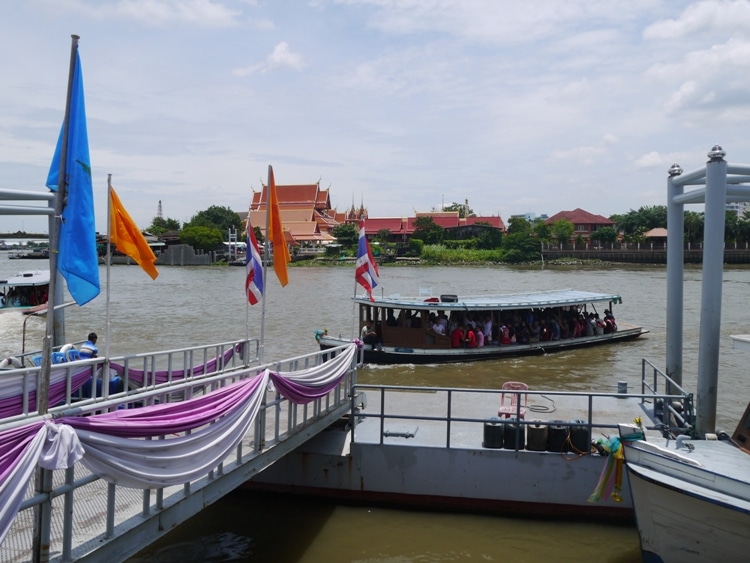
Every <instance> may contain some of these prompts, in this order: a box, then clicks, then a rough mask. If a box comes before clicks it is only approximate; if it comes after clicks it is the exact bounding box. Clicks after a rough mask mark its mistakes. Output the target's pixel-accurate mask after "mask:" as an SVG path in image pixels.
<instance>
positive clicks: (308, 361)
mask: <svg viewBox="0 0 750 563" xmlns="http://www.w3.org/2000/svg"><path fill="white" fill-rule="evenodd" d="M328 357H329V355H328V354H325V353H321V352H317V353H314V354H307V355H303V356H298V357H295V358H292V359H290V360H285V361H283V362H275V363H272V364H265V365H259V366H254V367H244V368H238V369H232V370H225V371H223V372H221V373H218V374H209V375H204V376H201V377H200V378H192V379H186V380H181V381H169V382H165V383H162V384H157V385H153V386H151V387H150V388H141V389H138V390H131V391H130V392H128V393H127V394H125V393H122V394H118V395H112V396H110V397H108V398H105V397H99V398H97V399H96V400H94V401H89V402H88V403H83V402H79V403H76V404H74V405H67V406H64V407H57V409H56V412H55V418H56V417H58V416H87V415H91V414H95V413H102V412H109V411H113V410H117V409H122V408H132V407H134V406H140V405H143V404H156V403H162V402H175V401H182V400H188V399H190V398H191V397H196V396H198V395H201V394H204V393H208V392H209V391H211V390H214V389H218V388H221V387H224V386H226V385H229V384H231V383H234V382H237V381H240V380H244V379H247V378H250V377H254V376H256V375H258V374H260V373H262V372H263V371H264V370H265V369H266V368H268V369H270V370H271V371H281V368H289V367H295V369H304V367H312V366H316V365H320V364H322V363H323V362H325V361H326V360H327V359H328ZM284 371H291V370H287V369H284ZM355 380H356V365H355V364H354V363H353V364H352V366H351V367H350V368H349V369H348V371H347V373H346V376H345V377H344V378H343V379H342V381H341V382H340V383H339V384H338V385H337V386H336V387H335V388H333V389H332V390H331V391H330V392H328V394H327V395H325V396H323V397H321V398H319V399H316V400H314V401H312V402H310V403H308V404H306V405H304V406H301V407H300V406H298V405H296V404H294V403H291V402H290V401H288V400H287V399H285V398H283V397H282V396H280V395H279V393H278V392H275V390H274V389H272V387H271V386H270V385H269V388H268V389H266V390H265V396H264V398H263V402H262V405H261V408H260V411H259V413H258V415H257V417H256V419H255V421H254V423H253V424H251V425H250V429H249V430H248V432H247V433H246V435H245V437H244V438H243V440H242V441H241V442H240V443H239V445H238V446H237V448H236V451H235V452H234V454H232V455H229V456H228V457H227V458H226V459H225V460H223V461H222V462H221V464H220V465H219V466H218V467H216V468H215V469H213V470H211V471H210V472H209V473H208V474H207V475H206V476H205V477H203V478H200V479H197V480H194V481H191V482H187V483H184V484H183V485H178V486H168V487H164V488H160V489H155V490H149V489H144V490H140V489H129V488H126V487H118V486H116V485H114V484H111V483H105V482H104V481H103V480H101V479H100V478H99V477H97V476H96V475H94V474H92V473H90V472H89V471H88V470H87V469H86V468H85V467H83V465H82V464H81V463H78V464H76V465H75V466H74V467H73V468H71V469H67V470H55V471H49V470H44V473H45V474H46V476H45V478H44V481H45V482H46V483H47V488H46V489H45V490H44V491H43V492H35V491H34V490H33V487H32V486H31V485H30V487H29V490H28V491H27V494H26V497H25V500H24V501H23V503H22V505H21V509H20V511H19V514H18V515H17V516H16V519H15V521H14V523H13V525H12V526H11V529H10V531H9V533H8V535H7V536H6V539H5V541H4V542H3V544H2V546H0V560H2V561H4V562H5V561H8V562H10V561H28V560H29V559H30V558H31V553H32V550H33V547H34V534H33V533H32V532H33V528H34V522H35V516H34V514H35V513H36V511H37V509H39V510H42V513H43V514H47V518H46V521H45V522H44V523H43V524H42V529H43V530H44V529H46V530H52V532H51V533H52V537H50V538H49V539H48V540H47V545H48V546H49V549H50V553H53V554H57V555H58V557H56V558H55V559H57V560H60V561H72V560H78V559H79V558H84V559H85V558H86V557H89V556H91V554H92V553H94V551H96V554H95V556H94V559H97V560H104V559H106V558H111V559H121V558H123V555H128V556H129V555H132V554H134V552H135V550H139V549H142V548H143V547H145V546H146V545H148V543H150V542H151V541H153V540H155V539H157V537H159V536H161V535H163V534H164V533H166V530H164V529H163V528H162V526H161V525H160V526H155V525H153V524H151V525H149V524H148V522H149V521H150V520H151V519H152V518H157V517H158V518H160V519H166V520H168V521H170V522H171V523H172V525H176V524H178V523H180V522H181V521H184V520H186V519H187V518H189V517H190V516H192V515H194V514H196V513H197V512H199V511H200V510H201V509H202V508H203V507H205V506H206V505H207V504H210V503H211V502H213V501H215V500H218V498H220V497H221V496H223V495H224V494H226V493H228V492H230V491H231V490H233V489H234V488H236V487H237V486H238V485H240V484H241V483H242V482H244V481H246V480H247V479H249V478H250V477H251V476H252V475H254V474H255V473H257V472H259V471H260V470H262V469H263V468H265V467H266V466H268V465H270V464H271V463H273V462H274V461H276V460H277V459H279V458H280V457H282V456H283V455H286V453H288V452H289V451H291V450H292V449H293V448H295V447H297V446H298V445H299V444H300V443H302V442H304V441H305V440H306V439H309V438H310V437H312V436H313V435H315V434H317V433H318V432H320V431H321V430H323V429H324V428H326V427H327V426H329V425H330V424H332V422H334V421H335V420H336V419H337V418H339V417H341V416H344V415H346V414H348V411H349V409H350V405H351V400H350V395H349V392H350V390H351V388H352V386H353V383H354V381H355ZM39 420H41V417H39V416H28V417H26V418H24V419H16V420H14V421H8V420H5V421H3V423H2V424H0V432H2V431H4V430H7V429H11V428H13V427H18V426H20V425H23V424H32V423H34V422H37V421H39ZM170 437H174V436H170ZM155 439H158V438H155ZM193 495H200V498H199V499H197V502H190V501H189V500H188V499H190V497H191V496H193ZM45 506H46V507H48V508H47V509H46V510H44V507H45ZM134 542H135V544H134ZM138 542H141V543H140V545H138ZM144 542H145V543H144ZM42 543H43V544H44V540H42Z"/></svg>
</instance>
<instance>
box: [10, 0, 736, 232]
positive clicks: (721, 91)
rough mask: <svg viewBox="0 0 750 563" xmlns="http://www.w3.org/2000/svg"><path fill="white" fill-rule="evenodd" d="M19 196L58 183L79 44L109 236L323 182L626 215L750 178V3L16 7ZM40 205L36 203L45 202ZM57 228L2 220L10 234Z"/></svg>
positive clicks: (185, 2)
mask: <svg viewBox="0 0 750 563" xmlns="http://www.w3.org/2000/svg"><path fill="white" fill-rule="evenodd" d="M0 14H2V17H0V47H1V48H2V52H3V53H5V55H4V56H3V57H0V76H1V77H2V85H1V86H0V190H2V189H10V190H22V191H29V192H35V193H38V192H40V191H41V192H46V188H45V187H44V184H45V180H46V177H47V173H48V170H49V166H50V162H51V159H52V155H53V152H54V148H55V144H56V142H57V138H58V135H59V131H60V126H61V124H62V120H63V115H64V111H65V99H66V92H67V80H68V71H69V68H68V67H69V61H70V46H71V35H72V34H76V35H79V36H80V40H79V53H80V57H81V65H82V69H83V82H84V91H85V99H86V112H87V117H88V135H89V149H90V153H91V166H92V175H93V182H94V198H95V207H96V209H95V212H96V224H97V229H98V230H99V231H100V232H106V221H107V219H106V209H107V207H106V205H107V197H106V194H107V175H108V174H112V184H113V186H114V187H115V189H116V190H117V192H118V195H119V196H120V199H121V200H122V203H123V205H124V206H125V207H126V208H127V210H128V211H129V212H130V214H131V215H132V217H133V219H134V220H135V221H136V223H138V225H139V226H140V227H141V228H146V227H148V226H149V225H150V224H151V222H152V220H153V219H154V217H156V216H157V213H158V210H159V202H161V207H162V216H163V217H164V218H168V219H176V220H178V221H180V222H185V221H189V220H190V218H191V217H192V216H193V215H195V213H197V212H198V211H201V210H204V209H207V208H208V207H210V206H212V205H218V206H223V207H228V208H231V209H233V210H235V211H238V212H244V211H246V210H247V208H248V206H249V204H250V200H251V198H252V193H253V190H255V191H258V190H260V189H261V186H262V182H265V181H267V171H268V165H269V164H270V165H272V166H273V169H274V174H275V178H276V183H277V184H307V183H315V182H318V181H319V182H320V185H321V187H322V188H324V189H325V188H328V189H329V190H330V197H331V202H332V204H333V206H334V207H335V208H337V209H338V210H339V211H343V210H345V209H348V208H349V207H351V205H352V204H355V205H356V206H357V207H358V206H359V205H360V203H363V204H364V205H365V207H367V209H368V212H369V214H370V216H372V217H404V216H409V215H413V214H414V212H415V211H420V212H422V211H432V210H440V209H441V206H442V205H449V204H451V203H453V202H458V203H464V202H465V201H466V200H468V203H469V207H470V208H471V209H472V210H473V211H474V212H475V213H476V214H477V215H485V216H487V215H498V214H499V215H500V216H501V217H502V218H503V220H504V221H506V223H507V220H508V218H509V217H510V216H511V215H515V214H527V213H531V214H534V215H536V216H540V215H542V214H547V215H549V216H551V215H553V214H555V213H557V212H558V211H564V210H572V209H575V208H578V207H580V208H583V209H585V210H587V211H589V212H591V213H595V214H600V215H604V216H606V217H609V216H610V215H612V214H619V213H627V212H628V211H630V210H631V209H632V210H637V209H639V208H640V207H642V206H653V205H665V204H666V195H667V194H666V178H667V171H668V170H669V168H670V166H671V165H672V164H673V163H678V164H679V165H680V166H681V167H682V168H683V169H684V170H685V171H686V172H687V171H690V170H695V169H698V168H701V167H702V166H704V165H705V163H706V160H707V156H706V155H707V153H708V151H709V150H710V149H711V148H712V147H713V146H714V145H715V144H719V145H721V146H722V147H723V149H724V150H725V151H726V153H727V156H726V159H727V161H728V162H730V163H732V162H734V163H745V162H750V134H748V132H749V131H750V2H748V1H719V0H703V1H695V2H691V1H681V0H668V1H666V0H664V1H662V0H627V1H625V0H622V1H619V2H617V1H601V2H591V1H585V2H584V1H579V0H566V1H565V2H561V1H557V0H549V1H547V0H524V2H517V1H506V0H461V1H458V0H454V1H447V0H422V1H419V0H308V1H304V0H299V1H292V0H274V1H272V0H110V1H97V0H25V1H24V2H11V1H8V0H4V1H3V2H2V7H1V8H0ZM19 204H22V205H32V204H30V203H27V202H24V203H19ZM19 229H21V230H25V231H27V232H33V231H40V232H47V219H46V218H44V217H42V216H20V215H0V232H9V231H11V232H13V231H16V230H19Z"/></svg>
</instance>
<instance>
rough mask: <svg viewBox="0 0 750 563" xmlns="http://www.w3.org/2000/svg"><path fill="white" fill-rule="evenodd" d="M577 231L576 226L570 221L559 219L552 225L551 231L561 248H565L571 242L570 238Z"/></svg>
mask: <svg viewBox="0 0 750 563" xmlns="http://www.w3.org/2000/svg"><path fill="white" fill-rule="evenodd" d="M575 230H576V226H575V225H574V224H573V223H571V222H570V221H568V220H567V219H558V220H557V221H555V222H554V223H552V225H550V231H551V233H552V238H553V239H554V240H556V241H557V242H558V244H560V245H561V246H565V245H566V244H568V243H569V242H570V237H571V236H572V235H573V233H574V232H575Z"/></svg>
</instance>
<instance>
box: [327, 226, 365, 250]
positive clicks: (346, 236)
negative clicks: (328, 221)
mask: <svg viewBox="0 0 750 563" xmlns="http://www.w3.org/2000/svg"><path fill="white" fill-rule="evenodd" d="M331 233H332V234H333V236H334V237H336V240H337V241H338V243H339V244H340V245H341V246H343V247H344V248H351V247H352V246H355V245H356V244H357V242H358V240H359V231H358V230H357V227H356V225H355V224H354V223H341V224H340V225H336V226H335V227H334V228H333V230H332V231H331Z"/></svg>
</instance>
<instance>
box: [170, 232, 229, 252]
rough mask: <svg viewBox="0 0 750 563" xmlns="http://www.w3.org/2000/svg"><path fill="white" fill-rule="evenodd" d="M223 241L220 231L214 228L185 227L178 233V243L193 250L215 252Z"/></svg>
mask: <svg viewBox="0 0 750 563" xmlns="http://www.w3.org/2000/svg"><path fill="white" fill-rule="evenodd" d="M223 241H224V237H223V236H222V234H221V231H220V230H219V229H217V228H215V227H185V228H184V229H182V231H181V232H180V242H181V243H182V244H189V245H190V246H192V247H193V248H194V249H195V250H203V251H204V252H209V251H211V250H216V249H217V248H218V247H219V246H220V245H221V243H222V242H223Z"/></svg>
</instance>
